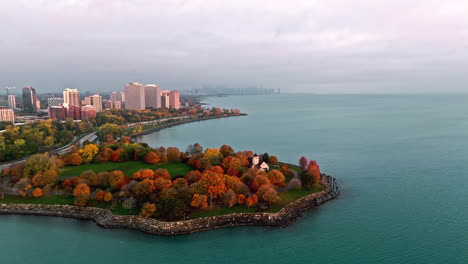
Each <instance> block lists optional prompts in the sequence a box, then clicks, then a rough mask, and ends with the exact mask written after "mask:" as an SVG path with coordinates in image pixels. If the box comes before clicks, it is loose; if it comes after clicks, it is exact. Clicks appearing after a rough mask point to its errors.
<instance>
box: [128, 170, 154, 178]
mask: <svg viewBox="0 0 468 264" xmlns="http://www.w3.org/2000/svg"><path fill="white" fill-rule="evenodd" d="M133 179H135V180H142V179H154V171H153V170H150V169H141V170H139V171H137V172H135V173H134V174H133Z"/></svg>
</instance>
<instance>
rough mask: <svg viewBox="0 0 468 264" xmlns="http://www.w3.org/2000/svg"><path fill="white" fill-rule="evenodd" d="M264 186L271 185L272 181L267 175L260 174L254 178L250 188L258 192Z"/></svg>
mask: <svg viewBox="0 0 468 264" xmlns="http://www.w3.org/2000/svg"><path fill="white" fill-rule="evenodd" d="M264 184H270V180H269V179H268V177H267V176H266V175H265V174H263V173H259V174H257V175H255V177H254V178H253V180H252V184H251V185H250V188H252V190H254V191H257V190H258V189H260V187H261V186H262V185H264Z"/></svg>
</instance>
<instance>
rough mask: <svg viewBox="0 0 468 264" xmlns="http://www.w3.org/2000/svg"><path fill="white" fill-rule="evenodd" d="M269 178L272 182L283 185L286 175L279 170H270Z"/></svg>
mask: <svg viewBox="0 0 468 264" xmlns="http://www.w3.org/2000/svg"><path fill="white" fill-rule="evenodd" d="M268 180H270V182H271V184H273V185H276V186H279V187H282V186H284V181H285V180H286V177H284V175H283V173H281V171H279V170H271V171H269V172H268Z"/></svg>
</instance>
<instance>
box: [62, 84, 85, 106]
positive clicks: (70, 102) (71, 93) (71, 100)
mask: <svg viewBox="0 0 468 264" xmlns="http://www.w3.org/2000/svg"><path fill="white" fill-rule="evenodd" d="M63 104H64V105H66V106H81V102H80V92H79V91H78V90H77V89H71V88H66V89H65V91H63Z"/></svg>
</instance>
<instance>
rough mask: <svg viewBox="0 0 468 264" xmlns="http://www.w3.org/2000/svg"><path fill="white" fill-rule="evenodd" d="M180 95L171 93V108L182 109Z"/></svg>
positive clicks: (175, 92)
mask: <svg viewBox="0 0 468 264" xmlns="http://www.w3.org/2000/svg"><path fill="white" fill-rule="evenodd" d="M179 96H180V93H179V91H171V93H170V94H169V107H170V108H173V109H179V108H180V98H179Z"/></svg>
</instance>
